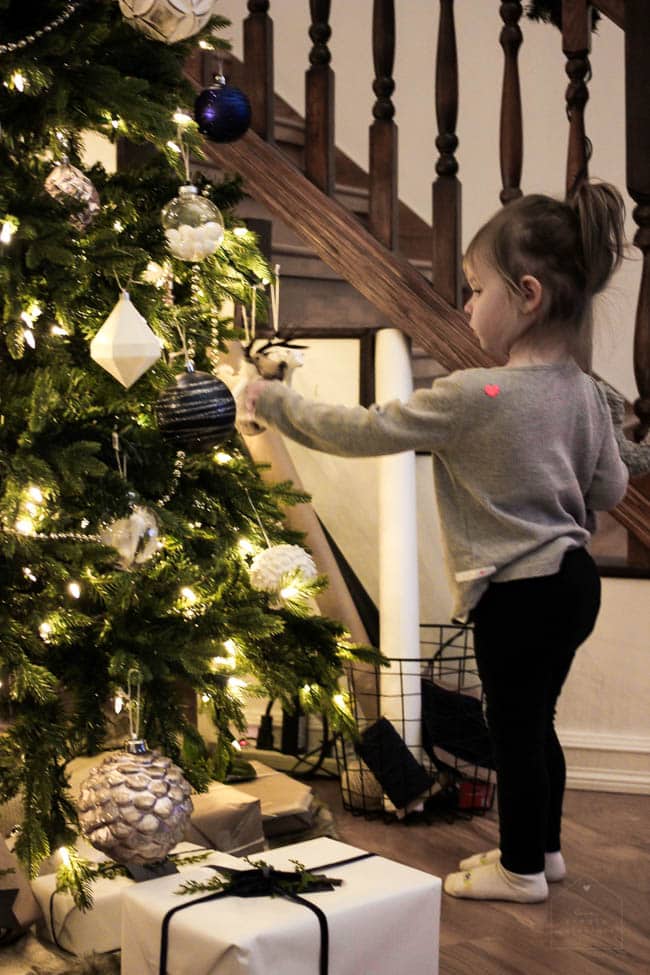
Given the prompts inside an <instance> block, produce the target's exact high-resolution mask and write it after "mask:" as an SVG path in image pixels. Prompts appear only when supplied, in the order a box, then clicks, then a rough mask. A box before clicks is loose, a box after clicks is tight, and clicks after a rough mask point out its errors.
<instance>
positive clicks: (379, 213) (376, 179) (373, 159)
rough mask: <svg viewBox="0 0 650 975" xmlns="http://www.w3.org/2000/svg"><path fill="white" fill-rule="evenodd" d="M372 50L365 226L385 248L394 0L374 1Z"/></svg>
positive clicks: (388, 242)
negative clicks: (368, 204) (371, 96)
mask: <svg viewBox="0 0 650 975" xmlns="http://www.w3.org/2000/svg"><path fill="white" fill-rule="evenodd" d="M372 52H373V61H374V68H375V79H374V82H373V86H372V88H373V91H374V93H375V95H376V96H377V97H376V101H375V104H374V105H373V108H372V114H373V116H374V121H373V123H372V125H371V126H370V140H369V167H368V168H369V175H370V209H369V226H370V233H371V234H374V235H375V237H376V238H377V239H378V240H380V241H381V242H382V244H384V246H385V247H387V248H388V249H389V250H395V249H396V247H397V243H398V223H397V207H398V199H397V170H398V165H397V126H396V125H395V123H394V121H393V116H394V114H395V107H394V105H393V101H392V98H391V95H392V94H393V91H394V90H395V82H394V81H393V63H394V60H395V3H394V0H374V4H373V16H372Z"/></svg>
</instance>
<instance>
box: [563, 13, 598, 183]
mask: <svg viewBox="0 0 650 975" xmlns="http://www.w3.org/2000/svg"><path fill="white" fill-rule="evenodd" d="M590 49H591V15H590V11H589V4H588V3H587V0H562V50H563V52H564V54H565V57H566V59H567V60H566V73H567V75H568V76H569V84H568V86H567V89H566V110H567V117H568V119H569V146H568V151H567V164H566V191H567V193H570V192H571V191H572V190H573V189H574V188H575V187H576V186H577V184H578V183H579V182H580V181H581V180H583V179H586V178H587V176H588V164H589V158H588V157H589V152H588V145H589V143H588V140H587V138H586V134H585V106H586V104H587V101H588V99H589V90H588V88H587V82H586V79H587V78H588V77H589V75H590V73H591V67H590V64H589V52H590Z"/></svg>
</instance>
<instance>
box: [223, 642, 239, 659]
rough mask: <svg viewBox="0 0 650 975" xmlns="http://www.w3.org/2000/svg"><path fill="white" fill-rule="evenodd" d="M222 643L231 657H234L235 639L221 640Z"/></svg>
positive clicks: (235, 649) (235, 651) (235, 650)
mask: <svg viewBox="0 0 650 975" xmlns="http://www.w3.org/2000/svg"><path fill="white" fill-rule="evenodd" d="M223 645H224V647H225V648H226V650H227V651H228V653H229V654H230V656H231V657H234V656H235V654H236V653H237V644H236V643H235V641H234V640H224V641H223Z"/></svg>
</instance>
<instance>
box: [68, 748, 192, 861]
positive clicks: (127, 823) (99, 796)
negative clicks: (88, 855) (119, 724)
mask: <svg viewBox="0 0 650 975" xmlns="http://www.w3.org/2000/svg"><path fill="white" fill-rule="evenodd" d="M126 747H127V750H126V751H123V752H116V753H115V754H113V755H109V757H108V758H106V759H105V760H104V761H103V762H102V764H101V765H99V766H97V767H96V768H94V769H92V770H91V772H90V775H89V776H88V778H87V779H86V780H85V781H84V782H83V783H82V785H81V790H80V796H79V802H78V810H79V824H80V826H81V830H82V832H83V835H84V836H85V837H86V839H87V840H88V841H89V842H90V843H92V845H93V846H94V847H96V849H98V850H101V852H102V853H105V854H106V855H107V856H109V857H111V859H113V860H116V861H117V862H118V863H124V864H135V865H137V866H147V865H149V864H152V863H157V862H159V861H160V860H164V859H165V857H166V856H167V854H168V853H169V851H170V850H171V849H172V848H173V847H175V846H176V844H177V843H179V842H180V841H181V840H182V839H183V837H184V835H185V830H186V828H187V824H188V822H189V818H190V814H191V812H192V808H193V807H192V800H191V799H190V792H191V789H192V787H191V786H190V784H189V782H187V780H186V779H185V777H184V776H183V773H182V771H181V770H180V769H179V768H178V766H176V765H174V763H173V762H172V760H171V759H170V758H165V756H164V755H161V754H160V752H158V751H149V750H148V748H147V746H146V744H145V742H144V741H142V740H141V739H137V740H132V741H129V742H127V746H126Z"/></svg>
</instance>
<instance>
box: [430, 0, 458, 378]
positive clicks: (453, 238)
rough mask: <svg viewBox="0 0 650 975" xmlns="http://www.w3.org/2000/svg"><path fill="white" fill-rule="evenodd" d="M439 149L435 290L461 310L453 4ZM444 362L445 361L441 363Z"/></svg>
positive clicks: (443, 21)
mask: <svg viewBox="0 0 650 975" xmlns="http://www.w3.org/2000/svg"><path fill="white" fill-rule="evenodd" d="M435 99H436V121H437V125H438V136H437V138H436V149H437V150H438V152H439V153H440V155H439V156H438V161H437V163H436V173H437V176H436V179H435V181H434V183H433V221H432V222H433V252H432V261H433V265H432V271H431V277H432V281H433V283H434V287H435V289H436V291H437V292H438V294H439V295H441V296H442V297H443V298H444V299H445V300H446V301H448V302H449V304H450V305H451V306H452V307H453V308H460V306H461V304H462V283H463V272H462V267H461V252H462V228H461V192H462V191H461V184H460V181H459V179H458V177H457V175H456V174H457V173H458V161H457V159H456V156H455V152H456V149H457V148H458V137H457V135H456V121H457V118H458V57H457V54H456V25H455V21H454V0H440V17H439V22H438V44H437V48H436V90H435ZM439 361H440V362H442V359H440V360H439Z"/></svg>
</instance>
